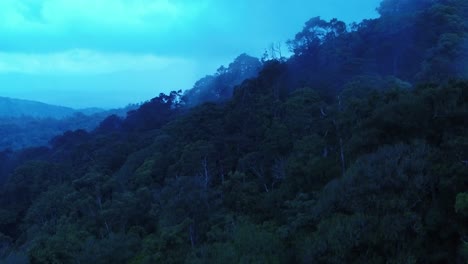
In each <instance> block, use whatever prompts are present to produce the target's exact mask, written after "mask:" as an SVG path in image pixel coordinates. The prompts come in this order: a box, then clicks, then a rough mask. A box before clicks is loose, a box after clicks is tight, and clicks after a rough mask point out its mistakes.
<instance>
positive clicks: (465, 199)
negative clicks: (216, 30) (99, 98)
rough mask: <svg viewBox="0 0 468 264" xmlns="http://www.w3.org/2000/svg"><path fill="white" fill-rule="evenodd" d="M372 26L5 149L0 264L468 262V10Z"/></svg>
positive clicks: (425, 11)
mask: <svg viewBox="0 0 468 264" xmlns="http://www.w3.org/2000/svg"><path fill="white" fill-rule="evenodd" d="M378 12H379V14H380V16H379V17H378V18H376V19H369V20H364V21H362V22H360V23H354V24H351V25H347V24H345V23H344V22H342V21H339V20H337V19H332V20H329V21H327V20H323V19H321V18H320V17H313V18H311V19H310V20H308V21H307V22H305V24H304V27H303V28H302V29H299V30H300V31H299V32H298V33H297V34H296V35H295V36H292V37H291V39H290V40H289V41H288V43H287V44H288V47H289V49H290V52H291V53H292V55H291V57H288V58H285V57H282V56H281V54H279V53H277V52H276V51H275V50H274V49H272V50H271V51H268V52H266V54H265V56H264V57H263V58H261V59H257V58H254V57H251V56H249V55H246V54H242V55H240V56H239V57H238V58H236V59H235V60H234V61H233V62H232V63H231V64H230V65H228V66H227V67H220V68H219V69H218V71H217V72H216V73H214V74H213V75H210V76H206V77H205V78H203V79H201V80H200V81H198V82H197V83H196V84H195V85H194V86H193V88H192V89H190V90H188V91H185V92H183V91H173V92H171V93H169V94H160V95H159V96H157V97H155V98H153V99H151V100H149V101H147V102H145V103H144V104H142V105H141V106H140V107H139V108H138V109H135V110H132V111H130V112H128V114H127V116H126V117H120V116H117V115H111V116H109V117H107V118H106V119H105V120H104V121H102V122H101V123H100V124H99V126H98V127H97V128H96V129H94V130H92V131H86V130H83V129H78V130H74V131H67V132H65V133H63V134H62V135H58V136H56V137H54V138H53V139H52V140H51V141H50V144H49V145H48V146H42V147H31V148H25V149H21V150H16V151H12V150H4V151H0V262H1V263H20V264H21V263H31V264H38V263H53V264H58V263H76V264H79V263H81V264H83V263H96V264H101V263H103V264H104V263H129V264H146V263H148V264H149V263H226V264H229V263H382V264H383V263H388V264H393V263H394V264H397V263H406V264H410V263H414V264H416V263H460V264H463V263H468V79H467V77H468V34H467V33H468V1H466V0H412V1H408V0H383V1H382V2H381V4H380V6H379V8H378Z"/></svg>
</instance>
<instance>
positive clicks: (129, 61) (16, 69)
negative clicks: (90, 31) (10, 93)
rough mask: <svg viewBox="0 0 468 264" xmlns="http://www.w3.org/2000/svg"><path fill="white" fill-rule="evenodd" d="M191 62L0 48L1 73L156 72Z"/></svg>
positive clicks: (94, 52) (84, 51)
mask: <svg viewBox="0 0 468 264" xmlns="http://www.w3.org/2000/svg"><path fill="white" fill-rule="evenodd" d="M190 63H191V62H190V61H188V60H186V59H181V58H171V57H157V56H155V55H152V54H127V53H102V52H97V51H92V50H79V49H77V50H69V51H64V52H57V53H45V54H29V53H6V52H0V73H24V74H53V75H60V74H107V73H114V72H126V71H134V72H143V71H146V72H151V71H153V72H157V71H160V70H162V69H165V68H168V67H177V66H179V67H180V66H181V65H183V66H187V65H188V64H190Z"/></svg>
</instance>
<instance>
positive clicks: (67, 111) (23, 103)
mask: <svg viewBox="0 0 468 264" xmlns="http://www.w3.org/2000/svg"><path fill="white" fill-rule="evenodd" d="M76 112H77V110H75V109H73V108H69V107H64V106H56V105H49V104H45V103H41V102H36V101H30V100H21V99H13V98H8V97H0V117H22V116H29V117H36V118H56V119H62V118H65V117H69V116H72V115H73V114H75V113H76Z"/></svg>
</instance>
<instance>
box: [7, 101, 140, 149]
mask: <svg viewBox="0 0 468 264" xmlns="http://www.w3.org/2000/svg"><path fill="white" fill-rule="evenodd" d="M137 107H138V105H137V104H135V105H128V106H127V107H125V108H118V109H111V110H104V109H101V108H86V109H78V110H77V109H73V108H69V107H63V106H56V105H49V104H45V103H41V102H35V101H30V100H20V99H13V98H7V97H0V150H3V149H21V148H26V147H32V146H44V145H47V144H48V142H49V140H50V139H52V138H53V137H55V136H57V135H60V134H62V133H64V132H65V131H68V130H76V129H83V130H86V131H92V130H93V129H95V128H96V127H97V126H98V125H99V123H100V122H101V121H102V120H104V119H105V118H106V117H108V116H110V115H116V116H120V117H125V116H126V114H127V112H128V111H131V110H133V109H135V108H137Z"/></svg>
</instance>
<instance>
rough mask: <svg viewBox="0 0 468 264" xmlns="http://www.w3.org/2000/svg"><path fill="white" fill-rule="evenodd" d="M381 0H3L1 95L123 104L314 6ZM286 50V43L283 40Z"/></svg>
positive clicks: (290, 33)
mask: <svg viewBox="0 0 468 264" xmlns="http://www.w3.org/2000/svg"><path fill="white" fill-rule="evenodd" d="M379 2H380V0H288V1H284V0H231V1H225V0H79V1H78V0H77V1H75V0H1V1H0V96H8V97H15V98H24V99H31V100H38V101H43V102H46V103H52V104H60V105H65V106H71V107H75V108H82V107H94V106H97V107H105V108H110V107H119V106H125V105H126V104H128V103H135V102H141V101H145V100H148V99H150V98H152V97H154V96H155V95H157V94H158V93H159V92H167V91H170V90H178V89H182V90H185V89H189V88H190V87H191V86H192V84H193V83H194V82H195V81H196V80H197V79H199V78H201V77H203V76H204V75H206V74H211V73H213V72H214V71H215V70H216V69H217V68H218V67H219V66H220V65H227V64H229V62H230V61H232V60H233V59H234V58H235V57H236V56H237V55H239V54H241V53H243V52H246V53H248V54H250V55H253V56H261V54H262V53H263V51H264V50H265V48H267V47H268V46H269V45H270V44H271V43H273V42H284V41H286V40H287V39H290V38H293V37H294V35H295V33H297V32H298V31H300V30H301V29H302V25H303V24H304V22H305V21H306V20H308V19H309V18H311V17H313V16H322V17H323V18H325V19H331V18H334V17H337V18H339V19H341V20H343V21H345V22H347V23H350V22H353V21H360V20H362V19H364V18H373V17H376V16H377V13H376V12H375V8H376V7H377V6H378V4H379ZM283 47H284V49H285V50H286V46H285V45H283Z"/></svg>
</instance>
